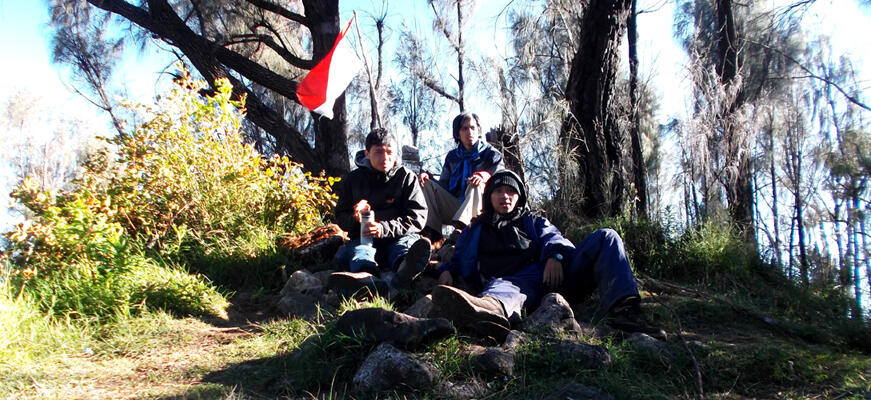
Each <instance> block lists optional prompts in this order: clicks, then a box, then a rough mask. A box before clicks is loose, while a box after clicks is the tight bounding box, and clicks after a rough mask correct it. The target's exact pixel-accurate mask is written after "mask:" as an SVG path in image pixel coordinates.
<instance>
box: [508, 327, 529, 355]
mask: <svg viewBox="0 0 871 400" xmlns="http://www.w3.org/2000/svg"><path fill="white" fill-rule="evenodd" d="M526 339H527V338H526V334H525V333H523V332H520V331H516V330H513V331H511V332H508V337H506V338H505V343H503V344H502V347H504V348H505V349H507V350H509V351H517V349H518V348H519V347H520V346H521V345H522V344H524V343H526Z"/></svg>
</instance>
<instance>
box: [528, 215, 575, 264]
mask: <svg viewBox="0 0 871 400" xmlns="http://www.w3.org/2000/svg"><path fill="white" fill-rule="evenodd" d="M533 218H535V221H534V225H535V232H536V236H537V237H536V239H537V240H538V243H539V246H540V248H541V256H540V260H539V261H540V262H541V263H542V265H544V263H545V262H546V261H547V259H548V258H551V257H553V256H554V255H555V254H557V253H559V254H562V255H563V257H568V256H569V255H571V254H572V253H573V252H574V250H575V245H573V244H572V242H571V241H570V240H568V239H566V238H565V237H563V235H562V233H561V232H560V231H559V229H557V227H555V226H554V225H553V224H551V223H550V221H548V220H547V218H542V217H533Z"/></svg>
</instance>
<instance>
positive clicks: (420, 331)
mask: <svg viewBox="0 0 871 400" xmlns="http://www.w3.org/2000/svg"><path fill="white" fill-rule="evenodd" d="M336 329H337V330H338V331H339V332H340V333H342V334H345V335H348V336H356V337H361V338H363V339H364V340H367V341H371V342H377V343H380V342H391V343H394V344H396V345H398V346H400V347H403V348H406V349H410V348H414V347H416V346H418V345H421V344H424V343H428V342H431V341H434V340H438V339H441V338H444V337H447V336H449V335H452V334H454V333H456V332H457V331H456V329H455V328H454V326H453V325H451V323H450V321H448V320H447V319H444V318H416V317H413V316H411V315H407V314H403V313H398V312H395V311H389V310H385V309H383V308H364V309H360V310H352V311H348V312H346V313H345V314H343V315H342V316H341V317H340V318H339V320H338V321H336Z"/></svg>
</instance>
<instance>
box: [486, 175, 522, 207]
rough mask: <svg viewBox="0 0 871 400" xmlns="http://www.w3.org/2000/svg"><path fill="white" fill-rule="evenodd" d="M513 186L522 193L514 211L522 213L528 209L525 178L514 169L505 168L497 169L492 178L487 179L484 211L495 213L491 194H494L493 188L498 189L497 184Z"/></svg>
mask: <svg viewBox="0 0 871 400" xmlns="http://www.w3.org/2000/svg"><path fill="white" fill-rule="evenodd" d="M505 185H508V186H512V187H515V189H517V193H518V194H520V198H519V199H518V200H517V206H515V207H514V211H513V212H512V213H522V211H524V210H525V209H526V203H527V191H526V183H524V182H523V179H521V178H520V176H519V175H517V174H515V173H514V172H513V171H510V170H507V169H503V170H500V171H497V172H496V173H495V174H493V176H491V177H490V179H489V180H488V181H487V184H486V185H485V186H484V198H483V199H482V200H483V203H484V204H483V213H484V214H488V215H492V214H493V213H494V211H495V210H494V209H493V203H491V202H490V195H491V194H493V190H496V187H497V186H505Z"/></svg>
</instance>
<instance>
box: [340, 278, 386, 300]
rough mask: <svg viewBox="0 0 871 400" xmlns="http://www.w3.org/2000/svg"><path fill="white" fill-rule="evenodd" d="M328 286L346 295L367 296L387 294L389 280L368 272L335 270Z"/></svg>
mask: <svg viewBox="0 0 871 400" xmlns="http://www.w3.org/2000/svg"><path fill="white" fill-rule="evenodd" d="M327 287H328V288H330V289H333V291H334V292H336V294H338V295H340V296H344V297H352V298H365V297H372V296H374V295H376V294H380V295H382V296H387V293H388V287H387V282H385V281H384V280H383V279H380V278H378V277H376V276H375V275H372V274H370V273H368V272H333V273H332V274H330V276H329V278H327Z"/></svg>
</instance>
